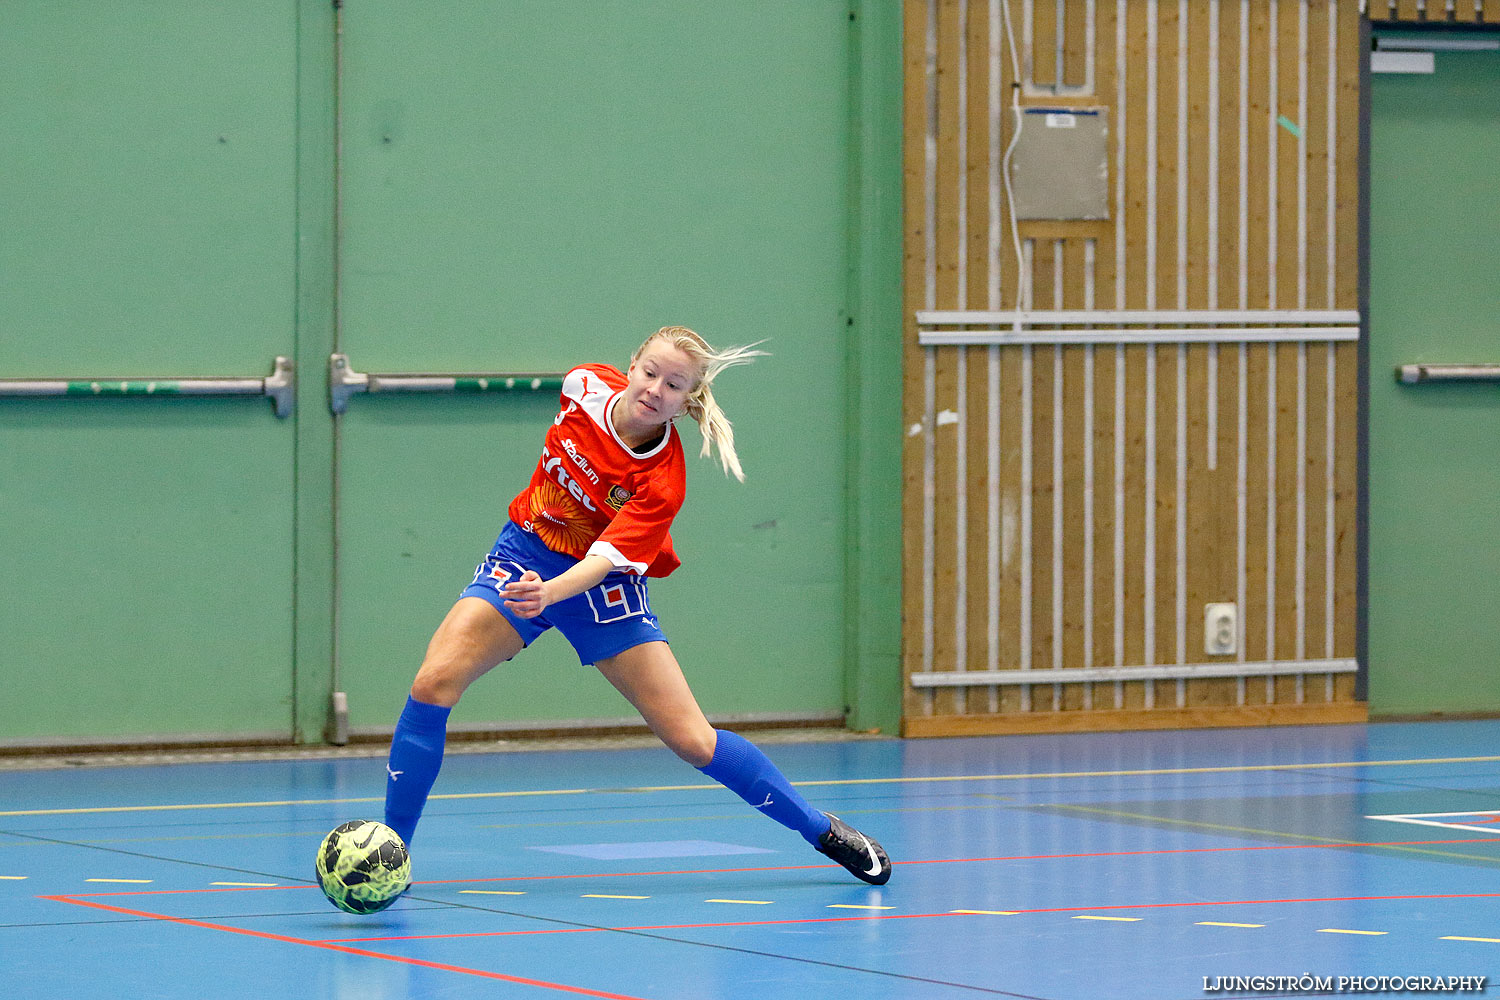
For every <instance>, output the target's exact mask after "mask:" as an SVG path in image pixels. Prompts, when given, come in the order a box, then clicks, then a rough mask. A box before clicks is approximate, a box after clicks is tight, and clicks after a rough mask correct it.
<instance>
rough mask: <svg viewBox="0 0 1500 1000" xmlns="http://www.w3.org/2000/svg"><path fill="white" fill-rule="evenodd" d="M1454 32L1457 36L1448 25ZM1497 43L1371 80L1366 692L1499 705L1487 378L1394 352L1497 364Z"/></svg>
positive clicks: (1427, 702)
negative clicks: (1441, 378)
mask: <svg viewBox="0 0 1500 1000" xmlns="http://www.w3.org/2000/svg"><path fill="white" fill-rule="evenodd" d="M1463 37H1469V36H1463ZM1496 94H1500V53H1497V52H1493V51H1488V52H1486V51H1480V52H1438V53H1436V72H1435V73H1433V74H1431V75H1385V74H1380V75H1374V76H1373V77H1372V79H1371V95H1370V111H1371V122H1370V306H1369V324H1370V341H1369V383H1370V384H1369V396H1368V398H1369V413H1370V416H1369V421H1370V430H1369V440H1370V445H1369V532H1370V534H1369V583H1368V586H1369V627H1368V650H1369V653H1368V657H1369V701H1370V710H1371V712H1372V713H1373V714H1376V715H1404V714H1413V713H1426V712H1442V713H1469V712H1486V713H1492V712H1495V711H1500V672H1497V671H1496V669H1495V667H1496V664H1497V663H1500V628H1497V627H1496V625H1495V618H1496V609H1497V608H1500V583H1497V577H1496V573H1495V569H1496V567H1497V566H1500V532H1497V531H1496V525H1497V524H1500V387H1497V385H1496V384H1495V383H1493V382H1491V383H1477V384H1474V383H1471V384H1458V383H1455V384H1438V383H1433V384H1426V385H1402V384H1398V383H1397V381H1396V380H1395V378H1394V377H1393V371H1394V369H1395V368H1396V367H1397V366H1398V365H1404V364H1413V363H1423V362H1425V363H1436V364H1454V363H1469V362H1485V363H1491V364H1493V363H1497V362H1500V327H1497V322H1496V319H1497V316H1500V285H1497V284H1496V281H1495V273H1496V267H1495V256H1496V246H1497V237H1496V234H1497V232H1500V194H1497V193H1496V188H1495V185H1494V183H1493V176H1494V173H1495V164H1496V163H1497V162H1500V106H1497V104H1496V101H1495V96H1496Z"/></svg>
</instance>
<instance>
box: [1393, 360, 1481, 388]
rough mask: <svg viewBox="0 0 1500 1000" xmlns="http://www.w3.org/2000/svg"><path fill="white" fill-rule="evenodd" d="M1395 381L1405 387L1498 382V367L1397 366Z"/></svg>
mask: <svg viewBox="0 0 1500 1000" xmlns="http://www.w3.org/2000/svg"><path fill="white" fill-rule="evenodd" d="M1396 381H1398V382H1401V383H1403V384H1405V385H1415V384H1417V383H1418V382H1500V365H1489V364H1483V365H1398V366H1397V367H1396Z"/></svg>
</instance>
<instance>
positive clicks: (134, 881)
mask: <svg viewBox="0 0 1500 1000" xmlns="http://www.w3.org/2000/svg"><path fill="white" fill-rule="evenodd" d="M84 881H85V882H111V883H118V884H120V885H150V884H151V879H149V878H86V879H84Z"/></svg>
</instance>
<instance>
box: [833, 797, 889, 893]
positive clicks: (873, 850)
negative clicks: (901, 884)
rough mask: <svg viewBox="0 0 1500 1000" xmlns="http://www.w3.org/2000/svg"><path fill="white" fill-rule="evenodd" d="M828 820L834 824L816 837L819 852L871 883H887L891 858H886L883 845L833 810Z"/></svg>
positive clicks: (850, 872)
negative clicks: (839, 816)
mask: <svg viewBox="0 0 1500 1000" xmlns="http://www.w3.org/2000/svg"><path fill="white" fill-rule="evenodd" d="M828 819H829V821H830V822H831V823H832V824H833V825H832V826H831V827H829V829H828V832H827V833H825V834H823V836H821V837H819V838H818V851H819V853H822V854H826V855H828V856H829V857H830V858H832V859H833V860H835V861H837V862H838V863H839V864H841V865H843V866H844V867H845V868H847V869H849V874H850V875H853V876H854V877H855V878H857V879H861V880H863V881H865V882H868V883H870V884H871V885H885V884H886V883H887V882H889V881H890V880H891V859H890V858H888V857H886V854H885V848H883V847H881V846H880V845H879V844H877V843H875V841H873V840H871V839H870V838H869V837H866V836H865V835H864V834H862V833H860V832H859V831H858V830H856V829H854V827H852V826H850V825H849V824H848V823H845V822H844V821H843V820H841V819H839V818H838V817H837V816H835V815H834V814H833V813H828Z"/></svg>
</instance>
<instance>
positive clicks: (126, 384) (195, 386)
mask: <svg viewBox="0 0 1500 1000" xmlns="http://www.w3.org/2000/svg"><path fill="white" fill-rule="evenodd" d="M295 381H296V371H295V366H294V365H293V364H292V360H291V358H288V357H285V356H282V355H277V357H276V361H275V363H274V364H273V365H272V367H271V374H270V375H269V376H268V377H266V378H132V379H121V378H76V379H30V378H0V396H265V397H266V398H268V399H270V401H271V405H272V406H273V407H275V409H276V415H277V416H278V417H288V416H291V413H292V397H293V389H294V383H295Z"/></svg>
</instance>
